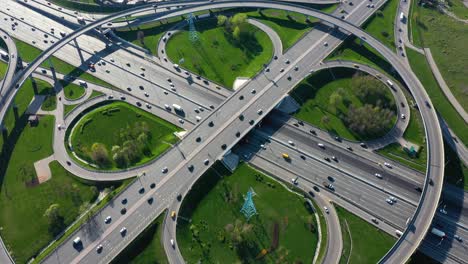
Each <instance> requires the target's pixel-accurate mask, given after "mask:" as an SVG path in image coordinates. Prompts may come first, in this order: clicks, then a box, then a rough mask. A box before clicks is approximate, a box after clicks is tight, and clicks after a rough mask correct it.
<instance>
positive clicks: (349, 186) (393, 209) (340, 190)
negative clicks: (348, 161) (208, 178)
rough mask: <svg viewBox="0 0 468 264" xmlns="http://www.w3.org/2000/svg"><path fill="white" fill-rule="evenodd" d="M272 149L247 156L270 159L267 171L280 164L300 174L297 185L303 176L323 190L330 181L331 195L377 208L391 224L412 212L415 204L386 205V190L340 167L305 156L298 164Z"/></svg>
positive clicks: (246, 149) (402, 221)
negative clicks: (333, 166)
mask: <svg viewBox="0 0 468 264" xmlns="http://www.w3.org/2000/svg"><path fill="white" fill-rule="evenodd" d="M249 146H250V145H243V146H242V147H241V148H239V149H240V153H243V152H245V153H251V150H250V149H249ZM271 153H272V152H271V151H268V149H267V150H266V151H262V152H257V153H256V154H255V155H254V156H253V157H251V158H250V159H249V162H251V163H253V164H255V161H256V160H258V159H265V160H268V161H269V162H270V163H271V165H270V166H272V168H273V169H272V170H271V171H270V172H271V173H272V174H273V175H275V170H274V168H275V167H281V168H283V169H286V170H289V171H291V172H293V173H294V174H296V175H297V176H299V177H300V179H299V182H298V184H299V185H301V182H302V181H303V180H305V181H309V182H312V183H313V184H315V185H317V186H318V187H320V188H321V189H323V190H322V191H325V192H328V191H329V190H328V189H326V188H324V187H323V184H322V182H327V183H333V185H334V186H335V190H334V191H333V192H332V193H333V194H334V195H338V196H340V197H343V198H346V200H348V201H350V202H352V203H353V204H357V205H359V206H360V207H361V208H363V209H365V210H370V211H373V212H374V213H373V214H374V215H375V214H376V213H377V212H378V213H379V214H378V215H376V216H378V217H379V218H382V219H386V220H387V221H389V222H391V223H392V224H393V225H394V226H398V227H403V226H405V221H406V219H407V218H408V217H409V216H410V215H412V213H413V212H414V209H415V207H414V206H412V205H411V204H408V203H406V202H405V201H403V200H398V201H397V203H395V204H394V205H393V206H390V205H388V204H387V202H386V201H385V199H387V198H388V197H389V196H390V195H389V194H388V193H385V192H383V191H382V190H378V189H376V188H374V187H372V186H369V185H368V184H366V183H364V182H362V181H359V180H356V179H355V178H352V177H349V176H347V175H343V174H342V173H341V172H339V171H336V170H330V169H328V168H325V167H323V166H322V164H320V163H318V162H314V161H310V160H307V161H306V162H304V163H303V164H302V163H301V165H298V164H294V163H289V162H286V161H285V160H284V159H282V158H280V157H278V155H276V154H271ZM329 176H331V177H333V178H334V181H333V182H332V181H330V180H329V179H328V177H329ZM290 180H291V179H290Z"/></svg>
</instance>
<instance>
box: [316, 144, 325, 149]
mask: <svg viewBox="0 0 468 264" xmlns="http://www.w3.org/2000/svg"><path fill="white" fill-rule="evenodd" d="M317 146H319V147H321V148H325V145H324V144H322V143H318V144H317Z"/></svg>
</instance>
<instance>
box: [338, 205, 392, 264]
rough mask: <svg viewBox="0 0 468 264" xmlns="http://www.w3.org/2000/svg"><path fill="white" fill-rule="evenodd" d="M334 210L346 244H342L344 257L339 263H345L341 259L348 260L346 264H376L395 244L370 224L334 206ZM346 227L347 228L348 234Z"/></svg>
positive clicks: (385, 234) (388, 236) (390, 238)
mask: <svg viewBox="0 0 468 264" xmlns="http://www.w3.org/2000/svg"><path fill="white" fill-rule="evenodd" d="M335 208H336V211H337V213H338V218H339V219H340V224H341V230H342V231H343V230H345V233H343V239H344V240H345V241H344V242H346V243H343V250H344V251H343V253H345V255H342V256H341V260H340V263H347V262H346V261H345V262H343V258H345V259H348V258H349V262H348V263H351V264H366V263H369V264H371V263H372V264H373V263H377V262H378V261H379V259H380V258H381V257H382V256H383V255H385V253H387V251H388V250H389V249H390V248H391V247H392V246H393V244H394V243H395V241H396V239H395V238H393V237H392V236H390V235H388V234H387V233H385V232H383V231H381V230H379V229H378V228H376V227H375V226H373V225H372V224H369V223H368V222H366V221H364V220H362V219H361V218H359V217H357V216H356V215H354V214H352V213H350V212H348V211H347V210H345V209H344V208H342V207H339V206H336V205H335ZM346 223H347V224H346ZM347 227H349V233H348V231H347V230H348V229H347ZM346 237H348V238H346ZM349 237H351V239H349Z"/></svg>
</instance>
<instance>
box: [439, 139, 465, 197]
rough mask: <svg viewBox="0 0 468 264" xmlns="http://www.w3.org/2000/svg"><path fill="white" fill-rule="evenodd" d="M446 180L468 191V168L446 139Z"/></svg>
mask: <svg viewBox="0 0 468 264" xmlns="http://www.w3.org/2000/svg"><path fill="white" fill-rule="evenodd" d="M444 150H445V151H444V154H445V180H446V181H447V182H449V183H451V184H453V185H455V186H458V187H460V188H463V189H465V191H468V168H467V167H466V165H465V164H464V163H463V161H461V160H460V158H459V157H458V155H457V153H456V152H454V151H453V149H452V148H451V147H450V146H449V145H448V144H447V143H446V142H445V141H444Z"/></svg>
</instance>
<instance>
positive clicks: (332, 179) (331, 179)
mask: <svg viewBox="0 0 468 264" xmlns="http://www.w3.org/2000/svg"><path fill="white" fill-rule="evenodd" d="M327 179H328V180H329V181H331V182H334V181H335V178H333V177H332V176H328V177H327Z"/></svg>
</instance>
